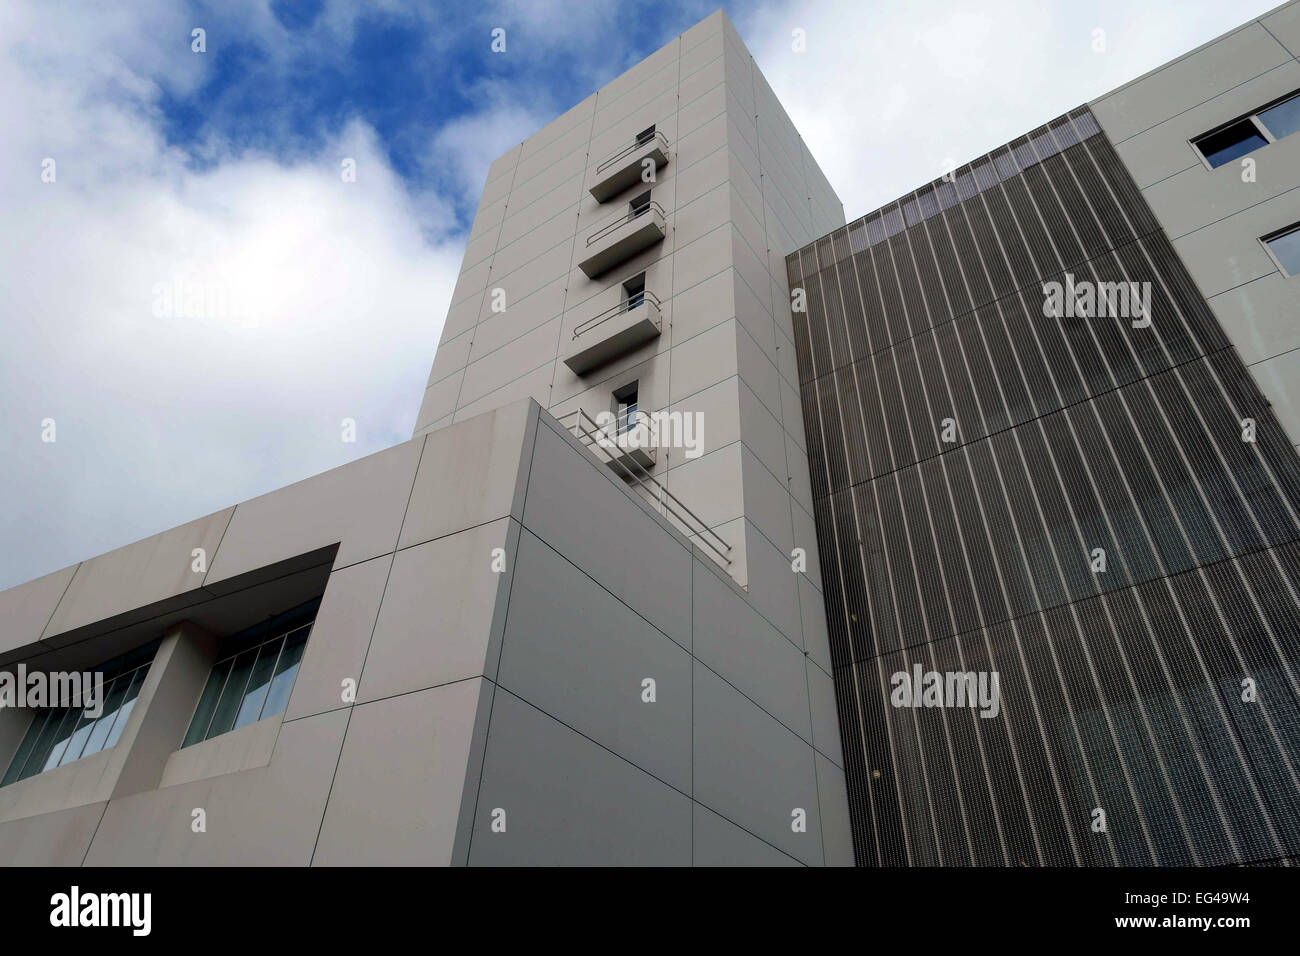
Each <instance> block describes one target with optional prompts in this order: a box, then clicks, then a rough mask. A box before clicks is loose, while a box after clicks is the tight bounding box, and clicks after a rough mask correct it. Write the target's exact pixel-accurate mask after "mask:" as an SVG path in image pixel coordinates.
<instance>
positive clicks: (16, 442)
mask: <svg viewBox="0 0 1300 956" xmlns="http://www.w3.org/2000/svg"><path fill="white" fill-rule="evenodd" d="M95 9H96V10H98V9H99V8H95ZM32 11H33V8H32V7H31V6H30V5H27V4H6V5H5V13H4V14H3V17H4V22H3V23H2V24H0V35H2V36H4V37H7V38H15V37H21V38H22V39H21V40H19V41H12V42H11V41H6V46H5V48H4V49H3V50H0V86H2V87H3V89H4V90H5V96H4V98H3V99H2V100H0V128H3V129H4V130H5V145H4V148H3V150H0V208H3V209H4V210H5V216H4V217H3V220H0V333H2V334H3V342H4V349H3V352H2V353H0V447H2V448H3V449H4V452H5V463H4V467H3V469H0V498H2V499H3V500H4V501H5V503H6V504H5V508H4V509H3V511H0V530H2V534H0V537H2V538H3V541H4V547H3V549H0V588H2V587H7V586H10V585H13V584H17V583H19V582H21V581H24V580H27V579H29V578H32V577H34V576H36V575H38V574H41V573H44V572H47V571H50V570H53V569H55V568H57V567H60V566H64V565H67V564H70V563H72V562H74V561H76V560H80V559H82V558H85V557H89V556H91V555H93V554H95V553H98V552H100V551H103V550H107V549H109V548H112V547H116V546H119V545H122V544H126V543H128V542H129V541H132V540H135V539H137V538H140V537H142V536H145V535H148V534H151V533H154V532H157V531H161V530H164V529H165V528H168V527H171V526H173V525H176V524H179V523H181V522H183V521H186V520H189V519H191V518H194V517H197V516H199V515H201V514H204V513H207V512H210V511H214V510H217V509H219V508H222V507H226V506H229V505H231V504H234V503H236V502H238V501H240V500H243V499H245V498H248V497H251V496H253V495H256V494H259V493H262V492H265V491H269V490H271V489H273V488H276V487H280V486H282V485H285V484H288V483H290V482H292V481H296V480H299V479H301V478H305V477H307V476H309V475H312V474H316V473H318V472H321V471H324V470H326V469H328V468H331V467H334V466H336V465H338V464H341V463H343V462H344V461H347V460H350V459H352V458H356V457H359V456H361V455H363V454H368V453H370V452H373V451H377V450H379V449H381V448H385V447H388V446H390V445H392V444H393V443H395V442H398V441H402V440H405V439H406V438H408V437H409V436H410V431H411V428H412V427H413V424H414V420H415V415H416V412H417V410H418V407H419V402H420V396H421V392H422V390H423V387H424V383H425V378H426V376H427V374H428V370H429V364H430V362H431V360H432V356H433V352H434V348H435V344H436V342H437V339H438V334H439V332H440V330H441V326H442V322H443V318H444V316H445V314H446V309H447V304H448V302H449V300H450V296H451V290H452V287H453V284H454V281H455V276H456V273H457V271H458V269H459V264H460V256H461V252H462V248H461V243H460V241H456V242H454V243H450V244H448V245H445V246H437V245H431V244H430V243H429V242H428V241H427V239H426V238H424V234H425V232H426V231H427V229H426V228H425V225H426V224H425V223H422V222H421V220H420V215H421V214H429V213H430V212H431V211H432V213H433V214H436V212H437V208H438V200H437V199H436V197H434V198H433V199H430V197H427V196H426V197H418V196H412V195H410V194H409V192H408V191H407V189H406V188H405V186H404V184H403V183H402V181H401V180H400V179H399V178H398V177H397V176H395V174H394V173H393V172H392V170H391V169H390V168H389V166H388V163H387V161H386V159H385V157H384V153H383V151H382V150H381V149H380V148H379V145H378V144H377V143H376V141H375V137H374V135H373V133H372V132H371V131H370V130H369V129H368V128H367V127H365V126H364V125H362V124H353V125H352V126H350V127H348V128H347V129H346V130H345V131H344V132H343V133H342V134H341V135H340V136H339V137H338V138H337V139H336V140H335V141H333V142H330V143H328V144H326V146H325V147H324V148H322V149H321V150H320V151H319V153H318V154H317V155H315V156H313V157H309V158H306V159H304V160H302V161H300V162H296V163H294V164H291V165H290V164H285V163H283V162H280V161H277V160H276V159H274V158H273V157H268V156H263V155H257V154H241V155H240V156H239V157H233V156H225V157H218V159H219V161H218V162H216V163H215V164H212V165H205V166H204V168H202V169H201V170H196V169H193V168H190V167H188V166H187V165H186V163H185V162H184V160H183V157H182V156H181V155H180V154H179V153H178V152H177V151H175V150H173V149H169V148H168V147H167V146H166V145H165V143H164V142H163V140H162V139H161V137H160V136H159V135H158V133H157V131H156V128H155V121H156V119H157V116H156V110H155V107H154V102H155V97H156V90H155V89H154V86H153V84H152V82H151V80H150V79H149V73H148V72H147V70H145V69H143V68H137V66H136V64H141V63H143V62H144V61H143V60H142V59H138V58H136V56H135V53H136V50H135V48H136V47H137V46H139V47H140V48H141V49H145V48H147V47H148V44H141V43H140V42H139V41H138V40H136V39H132V37H133V36H134V35H136V34H138V33H139V32H140V31H139V23H135V24H134V25H132V24H131V23H129V22H128V21H127V20H126V19H124V18H121V17H120V15H119V14H117V13H115V12H112V11H110V12H108V13H105V14H104V15H103V16H100V14H99V13H94V14H93V15H92V14H87V13H85V11H83V12H82V16H81V17H80V18H78V19H75V20H74V19H72V18H64V20H66V21H67V22H55V21H53V20H51V19H50V18H49V17H48V16H46V15H45V14H44V13H42V14H39V15H38V14H36V13H33V12H32ZM155 13H156V15H157V17H158V18H159V19H158V20H155V21H152V22H155V23H156V22H159V21H161V20H166V19H167V18H168V14H167V11H166V4H160V5H159V7H158V9H157V10H156V11H152V12H150V11H146V12H145V15H144V19H145V20H148V19H149V17H150V16H152V15H153V14H155ZM172 20H173V22H171V23H170V24H169V25H168V27H167V29H172V28H176V29H178V30H179V31H180V35H182V36H186V35H188V27H187V25H186V24H185V23H183V22H180V21H179V20H175V18H172ZM119 41H120V44H121V45H120V46H114V44H116V43H118V42H119ZM105 50H116V51H117V52H115V53H111V54H109V53H105V52H104V51H105ZM189 55H190V54H189V52H188V48H187V47H186V48H183V56H181V59H180V63H181V66H180V67H178V68H183V66H184V64H185V62H186V61H185V60H184V57H185V56H189ZM140 56H141V57H143V56H144V54H143V53H141V54H140ZM151 68H167V67H166V66H164V65H158V64H154V65H153V66H152V67H151ZM45 157H50V158H53V159H54V160H55V161H56V163H57V166H56V173H57V180H56V181H55V182H54V183H42V182H41V179H40V176H41V160H42V158H45ZM345 157H350V158H353V159H355V161H356V169H357V181H356V182H353V183H349V182H344V180H343V177H342V176H341V175H340V162H341V161H342V159H344V158H345ZM178 277H179V281H180V287H181V289H182V290H184V289H185V288H187V287H188V288H191V289H198V288H201V287H202V288H206V289H208V290H209V291H214V292H218V293H221V294H222V295H223V296H224V298H223V297H222V296H218V295H213V296H210V297H208V298H207V299H206V300H205V301H203V302H201V303H200V302H196V301H193V300H191V301H190V302H189V303H188V305H189V306H191V310H190V311H187V309H186V305H187V303H186V302H184V301H180V302H175V303H171V304H170V305H171V309H170V311H168V309H167V307H166V306H167V303H165V302H164V301H163V299H164V298H165V297H162V298H160V295H159V293H160V290H162V289H164V288H167V287H173V288H174V287H175V283H176V281H177V279H178ZM184 298H185V296H184V295H182V300H184ZM232 301H242V302H244V303H246V304H247V305H248V307H249V311H250V312H251V316H245V315H231V314H230V312H231V309H230V305H231V302H232ZM45 418H53V419H54V420H55V422H56V428H57V441H56V442H54V443H53V444H47V443H43V442H42V441H41V421H42V420H43V419H45ZM343 418H353V419H355V420H356V422H357V441H356V443H355V444H345V443H344V442H342V441H341V440H340V436H341V430H340V421H341V420H342V419H343Z"/></svg>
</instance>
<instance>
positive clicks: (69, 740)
mask: <svg viewBox="0 0 1300 956" xmlns="http://www.w3.org/2000/svg"><path fill="white" fill-rule="evenodd" d="M158 643H159V642H158V641H153V642H152V643H149V644H146V645H144V646H142V647H139V648H136V649H135V650H132V651H130V652H128V653H127V654H123V655H121V656H119V657H115V658H113V659H112V660H110V661H107V662H106V663H104V664H101V665H100V666H99V667H95V668H92V669H91V671H90V673H92V674H102V675H103V684H102V687H101V693H102V699H101V700H99V704H100V707H99V708H98V709H99V713H98V714H95V713H91V712H89V711H88V710H86V709H83V708H82V707H71V708H69V707H54V708H47V709H44V710H41V711H39V712H38V713H37V714H36V715H35V716H34V717H33V719H32V722H31V724H29V725H28V728H27V732H26V733H25V734H24V735H23V739H22V741H21V742H20V743H19V745H18V749H17V750H16V751H15V752H14V756H13V759H12V760H11V761H10V762H9V767H8V769H7V770H6V771H5V775H4V779H3V781H2V782H0V786H3V785H5V784H10V783H13V782H15V781H17V780H22V779H24V778H26V777H31V776H34V775H35V774H38V773H44V772H45V771H46V770H53V769H54V768H55V767H61V766H63V765H64V764H69V763H72V762H73V761H76V760H80V759H82V758H83V757H89V756H91V755H92V754H96V753H98V752H99V751H101V750H104V749H106V748H108V747H111V746H113V745H114V744H115V743H117V735H120V734H121V727H122V726H124V725H125V719H123V720H121V721H118V720H117V718H118V716H119V715H118V713H117V711H118V708H119V704H120V702H121V700H122V698H123V697H124V696H126V691H127V689H128V688H129V687H130V686H131V685H132V683H133V682H134V684H135V685H136V686H137V690H138V685H140V684H142V683H143V682H144V679H145V677H146V676H147V675H148V673H149V664H150V662H151V661H152V660H153V655H154V653H155V652H156V651H157V649H158ZM131 699H134V695H132V696H131ZM81 703H82V704H84V705H87V706H89V705H90V704H91V699H89V698H88V699H86V700H83V701H81ZM115 722H116V723H117V724H118V730H117V735H114V734H113V733H112V729H113V727H114V724H115Z"/></svg>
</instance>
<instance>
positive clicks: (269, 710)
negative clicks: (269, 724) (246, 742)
mask: <svg viewBox="0 0 1300 956" xmlns="http://www.w3.org/2000/svg"><path fill="white" fill-rule="evenodd" d="M310 630H311V628H309V627H304V628H300V629H298V630H297V631H294V632H293V633H292V634H290V635H289V638H288V642H287V643H286V644H285V648H284V653H282V654H281V655H280V662H279V663H278V664H277V665H276V666H275V678H274V679H273V680H272V681H271V690H270V691H269V692H268V693H267V695H266V704H265V706H263V707H262V716H263V717H274V716H275V715H276V714H283V713H284V709H285V707H287V706H288V704H289V691H291V690H293V680H294V678H295V677H296V676H298V664H299V662H300V661H301V660H302V652H303V648H304V647H306V646H307V633H308V632H309V631H310Z"/></svg>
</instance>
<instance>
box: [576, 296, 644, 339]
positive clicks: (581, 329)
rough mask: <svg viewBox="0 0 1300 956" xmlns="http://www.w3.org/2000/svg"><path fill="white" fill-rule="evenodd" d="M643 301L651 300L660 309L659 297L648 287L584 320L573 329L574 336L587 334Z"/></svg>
mask: <svg viewBox="0 0 1300 956" xmlns="http://www.w3.org/2000/svg"><path fill="white" fill-rule="evenodd" d="M643 301H649V302H651V303H652V304H653V305H654V307H655V309H656V310H658V308H659V305H660V302H659V297H658V296H657V295H655V294H654V293H653V292H651V291H649V290H648V289H647V290H646V291H644V292H638V293H637V294H636V295H633V296H629V297H628V298H626V299H624V300H623V301H622V302H620V303H619V304H618V305H615V306H612V307H610V308H608V309H606V310H605V311H604V312H597V313H596V314H595V315H593V316H592V317H591V318H589V319H588V320H587V321H586V322H583V323H582V324H581V325H579V326H578V327H577V328H576V329H574V330H573V337H574V338H575V339H576V338H577V337H578V336H579V335H585V334H586V333H588V332H590V331H591V330H592V329H594V328H595V327H596V326H598V325H600V324H601V323H602V322H608V321H609V320H610V319H613V318H616V317H617V316H620V315H622V314H623V313H624V312H630V311H632V310H633V309H635V308H637V307H638V306H639V305H641V303H642V302H643Z"/></svg>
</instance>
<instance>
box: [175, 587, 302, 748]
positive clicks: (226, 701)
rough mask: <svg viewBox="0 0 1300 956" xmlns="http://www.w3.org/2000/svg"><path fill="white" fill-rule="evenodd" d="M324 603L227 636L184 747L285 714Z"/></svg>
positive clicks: (191, 719) (296, 609)
mask: <svg viewBox="0 0 1300 956" xmlns="http://www.w3.org/2000/svg"><path fill="white" fill-rule="evenodd" d="M319 605H320V599H319V598H318V599H316V600H314V601H309V602H307V603H306V604H304V605H302V606H300V607H297V608H294V609H293V610H291V611H286V612H285V613H284V614H281V615H279V616H278V617H274V618H271V619H269V620H267V621H265V622H263V623H261V624H257V625H255V626H253V627H250V628H248V629H247V630H245V631H241V632H239V633H238V634H235V635H233V636H231V637H229V638H227V639H226V640H225V641H224V642H223V643H222V646H221V650H220V651H218V653H217V662H216V663H215V664H213V665H212V670H211V671H209V672H208V680H207V683H206V684H205V685H204V686H203V691H202V692H201V693H200V694H199V701H198V705H197V706H196V707H195V708H194V716H193V717H192V718H190V727H189V730H187V731H186V733H185V739H184V741H183V742H182V743H181V746H182V747H188V746H190V745H191V744H197V743H200V742H201V741H204V740H210V739H211V738H213V737H219V736H220V735H221V734H224V733H227V732H228V731H231V730H238V729H239V728H240V727H244V726H246V725H248V724H252V723H256V722H257V721H259V720H265V719H266V718H268V717H275V716H276V715H278V714H282V713H284V709H285V707H286V706H288V704H289V691H290V690H292V689H293V681H294V678H295V677H297V676H298V665H299V664H300V663H301V662H302V653H303V648H304V647H305V646H306V644H307V635H308V634H310V633H311V626H312V623H313V622H314V621H315V618H316V609H317V607H319Z"/></svg>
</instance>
